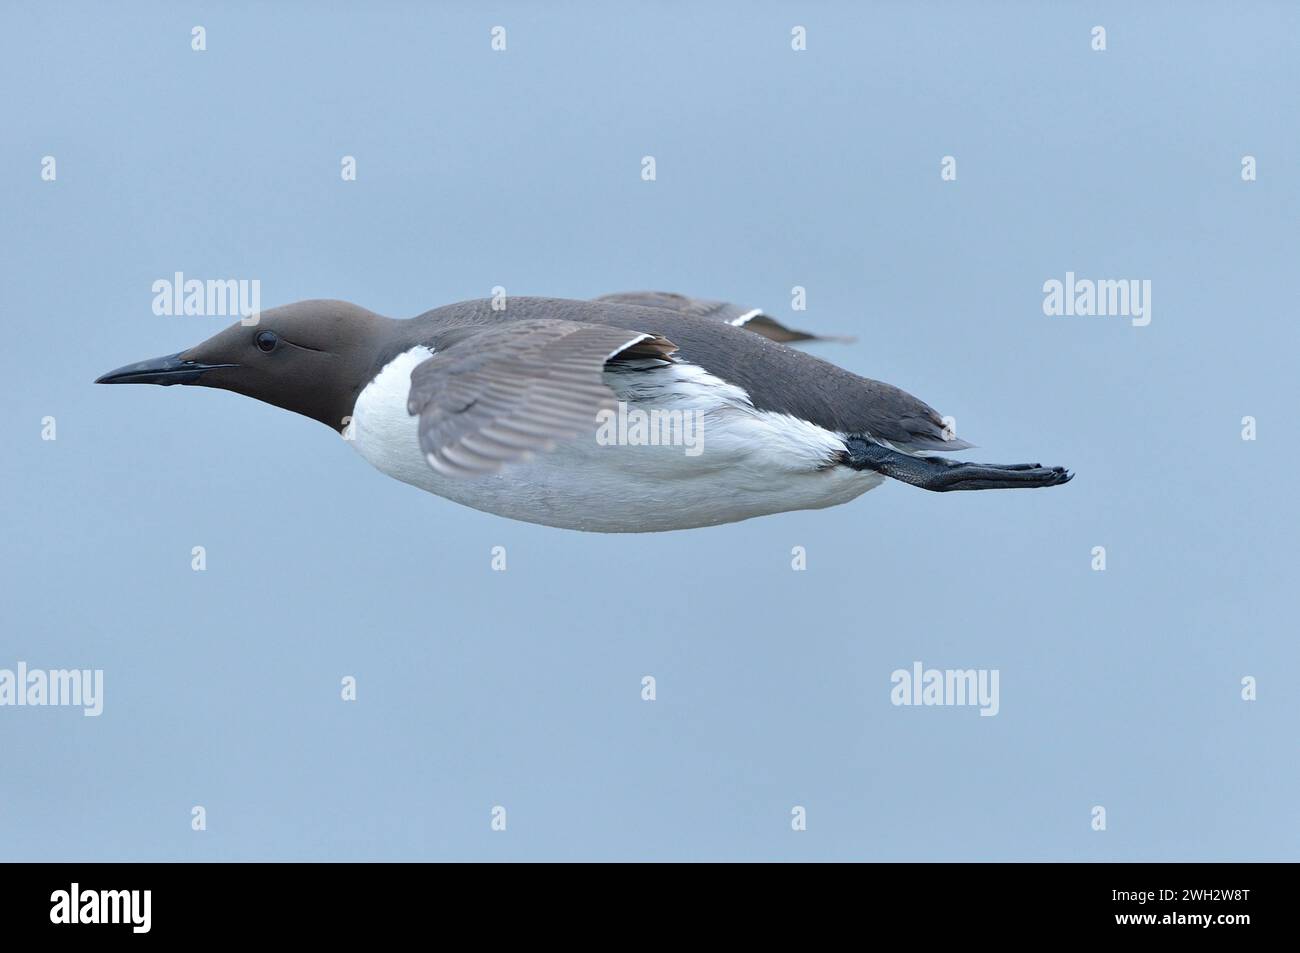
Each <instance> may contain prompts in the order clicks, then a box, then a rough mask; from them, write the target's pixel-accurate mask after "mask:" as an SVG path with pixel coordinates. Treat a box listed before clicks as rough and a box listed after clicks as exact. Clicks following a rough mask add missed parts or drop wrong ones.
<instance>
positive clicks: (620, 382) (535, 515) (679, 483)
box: [345, 347, 883, 533]
mask: <svg viewBox="0 0 1300 953" xmlns="http://www.w3.org/2000/svg"><path fill="white" fill-rule="evenodd" d="M429 356H430V351H429V350H428V349H427V348H422V347H421V348H413V349H412V350H411V351H407V352H406V353H404V354H401V355H399V356H398V357H397V358H395V359H394V360H393V361H392V362H391V363H389V364H388V365H387V366H386V367H385V368H384V369H383V371H382V372H381V373H380V374H379V376H378V377H376V378H375V380H374V381H372V382H371V383H370V384H369V385H368V386H367V387H366V388H365V389H364V390H363V391H362V392H361V394H360V395H359V396H358V398H357V403H356V407H355V409H354V410H353V413H352V424H351V428H350V430H349V431H348V432H347V433H346V434H345V436H348V437H349V439H350V440H351V441H352V444H353V446H354V447H356V449H357V451H358V452H359V453H360V454H361V455H362V456H363V457H365V458H366V460H368V461H369V462H370V463H371V464H372V465H374V466H375V467H376V468H378V469H379V470H382V471H383V472H384V473H386V474H388V475H389V476H391V477H393V478H394V479H397V480H401V481H402V482H404V483H410V484H411V485H412V486H417V487H419V488H420V489H422V490H427V491H428V492H430V493H436V494H437V495H438V496H443V497H446V498H447V499H449V500H454V501H455V502H457V503H463V504H464V505H466V506H472V507H474V508H475V509H478V510H484V511H486V512H489V513H496V514H498V515H500V516H507V517H510V518H512V519H517V520H525V521H527V522H530V523H542V524H545V525H547V526H560V527H564V528H566V529H580V530H589V531H593V532H603V533H639V532H656V531H662V530H671V529H688V528H690V527H695V526H713V525H716V524H718V523H732V522H735V521H737V520H743V519H749V518H750V517H753V516H763V515H766V514H768V513H781V512H784V511H786V510H803V509H819V508H821V507H825V506H835V505H836V504H838V503H845V502H847V501H849V500H851V499H853V498H854V497H856V496H859V495H861V494H862V493H865V492H866V491H867V490H870V489H871V488H873V487H875V486H878V485H879V484H880V483H881V481H882V479H883V478H882V477H881V476H880V475H878V474H876V473H871V472H869V471H867V472H863V471H856V470H851V469H849V468H848V467H845V466H838V465H833V466H828V465H827V464H828V462H829V461H830V460H832V459H833V458H834V456H835V455H836V454H837V453H838V452H839V451H842V450H843V449H844V442H843V441H842V440H841V439H840V437H839V436H838V435H836V434H834V433H832V432H830V431H828V430H823V429H822V428H820V427H816V426H814V425H813V424H810V423H808V422H807V421H803V420H797V419H795V418H793V417H790V416H787V415H785V414H775V413H771V412H768V411H760V410H755V409H754V407H753V406H752V405H751V404H750V403H749V400H748V398H747V396H746V394H745V392H744V391H742V390H741V389H739V388H737V387H734V386H732V385H730V384H727V383H725V382H724V381H722V380H719V379H718V378H716V377H713V376H712V375H710V374H708V373H707V372H705V371H704V370H703V369H702V368H700V367H697V366H695V365H691V364H684V363H675V364H669V365H666V366H664V367H661V368H657V369H654V370H644V371H637V372H626V371H624V372H619V371H606V373H605V382H606V383H607V384H609V385H610V387H612V388H613V389H614V392H615V393H616V394H617V395H618V398H619V400H623V401H627V403H628V405H629V406H631V407H635V408H639V409H642V410H646V411H649V410H653V409H662V410H686V411H699V412H702V414H703V417H702V427H703V429H702V435H703V444H702V446H703V450H702V452H700V453H699V454H698V455H695V456H690V455H688V454H687V453H686V452H685V448H684V447H682V446H672V445H664V446H626V445H612V446H602V445H601V444H600V443H599V442H598V441H597V439H596V425H595V421H594V420H593V424H592V433H591V434H587V435H584V436H582V437H578V438H575V439H573V440H569V441H566V442H564V443H561V444H560V445H559V446H557V447H556V448H555V449H554V450H552V451H550V452H548V453H539V454H537V455H536V456H534V457H533V458H531V459H530V460H527V461H524V462H522V463H516V464H511V465H508V466H506V467H504V468H503V469H502V470H501V472H499V473H495V474H492V475H490V476H481V477H471V478H458V477H447V476H442V475H441V474H439V473H436V472H435V471H434V470H433V468H432V467H430V466H429V464H428V462H427V461H426V460H425V457H424V454H423V453H422V452H421V450H420V444H419V439H418V436H417V430H416V418H414V417H412V416H411V415H410V414H408V413H407V410H406V400H407V392H408V391H409V389H410V383H411V371H412V369H413V368H414V367H415V366H416V365H417V364H419V363H420V362H421V361H424V360H425V359H427V358H428V357H429Z"/></svg>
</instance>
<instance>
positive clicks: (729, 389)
mask: <svg viewBox="0 0 1300 953" xmlns="http://www.w3.org/2000/svg"><path fill="white" fill-rule="evenodd" d="M503 304H504V307H503V306H502V305H503ZM820 339H823V336H821V335H816V334H811V333H808V332H804V331H798V330H794V329H791V328H788V327H786V326H785V325H784V324H782V323H781V322H779V321H777V320H776V319H774V318H772V317H771V316H770V315H767V314H765V313H763V312H762V311H761V310H760V309H749V308H741V307H738V306H736V305H731V304H728V303H726V302H721V301H710V300H704V299H697V298H689V297H685V296H683V295H675V294H669V293H665V292H632V293H626V294H616V295H607V296H605V297H602V298H597V299H595V300H592V301H577V300H567V299H559V298H523V297H521V298H510V299H507V300H504V301H503V300H492V299H483V300H474V301H463V302H460V303H458V304H452V305H447V306H445V307H442V308H436V309H434V310H432V311H428V312H426V313H424V314H421V315H419V316H418V317H414V318H409V319H405V320H398V319H392V318H387V317H384V316H382V315H378V314H375V313H373V312H371V311H367V310H366V309H364V308H361V307H359V306H357V305H354V304H349V303H347V302H344V301H332V300H312V301H300V302H297V303H295V304H290V305H285V306H283V307H279V308H274V309H271V310H268V311H264V312H262V314H261V315H260V318H259V320H258V321H257V322H256V323H255V324H252V325H251V326H249V325H247V324H245V323H242V322H241V323H239V324H236V325H234V326H232V327H230V328H227V329H226V330H224V331H221V332H220V333H218V334H216V335H214V336H213V337H211V338H209V339H208V340H206V341H204V342H202V343H201V344H198V345H196V346H195V347H192V348H190V349H189V350H187V351H181V352H179V353H177V354H171V355H168V356H166V357H161V358H156V359H154V360H149V361H142V362H140V363H137V364H128V365H127V366H125V367H121V368H118V369H117V370H115V371H111V372H109V373H108V374H105V375H103V376H102V377H100V378H99V379H98V380H97V381H96V383H101V384H131V383H141V384H163V385H169V384H194V385H199V386H203V387H218V388H222V389H224V390H229V391H234V392H236V393H239V394H244V395H246V396H249V397H253V398H256V399H258V400H261V401H265V402H266V403H269V404H273V405H275V406H277V407H281V408H284V409H285V410H290V411H293V412H294V413H298V414H302V415H304V416H306V417H311V418H312V419H314V420H319V421H320V422H322V423H324V424H326V425H327V426H329V427H331V428H332V429H334V430H336V431H338V432H339V433H340V434H342V435H343V436H344V437H345V438H346V439H347V440H349V441H350V442H351V443H352V445H353V446H354V447H355V448H356V449H357V450H358V451H359V452H360V454H361V455H362V456H363V457H364V458H365V459H366V460H367V461H368V462H370V463H371V464H373V465H374V466H375V467H376V468H378V469H379V470H381V471H382V472H384V473H386V474H388V475H389V476H391V477H394V478H396V479H398V480H401V481H403V482H405V483H410V484H412V485H413V486H416V487H419V488H420V489H423V490H427V491H429V492H431V493H435V494H437V495H439V496H442V497H446V498H448V499H451V500H454V501H456V502H458V503H462V504H465V505H467V506H471V507H474V508H476V509H479V510H484V511H486V512H489V513H496V514H499V515H501V516H507V517H511V518H513V519H518V520H525V521H528V522H532V523H541V524H544V525H548V526H558V527H564V528H567V529H578V530H588V531H593V532H607V533H620V532H622V533H631V532H653V531H662V530H674V529H688V528H692V527H698V526H710V525H715V524H719V523H730V522H735V521H737V520H743V519H749V518H751V517H754V516H762V515H766V514H770V513H779V512H784V511H788V510H800V509H820V508H822V507H827V506H834V505H837V504H840V503H845V502H847V501H849V500H851V499H853V498H855V497H857V496H860V495H861V494H862V493H865V492H866V491H868V490H870V489H872V488H874V487H876V486H878V485H879V484H880V483H882V482H883V481H884V480H885V479H886V478H890V479H894V480H898V481H901V482H903V483H908V484H911V485H912V486H917V487H921V488H922V489H926V490H934V491H938V492H946V491H949V490H987V489H1000V488H1020V487H1041V486H1056V485H1058V484H1062V483H1065V482H1068V481H1069V480H1070V479H1071V478H1072V476H1073V474H1071V473H1069V472H1067V471H1066V470H1065V469H1064V468H1063V467H1043V466H1040V465H1039V464H1037V463H1032V464H1029V463H1027V464H1012V465H998V464H980V463H962V462H957V461H954V460H949V459H946V458H944V457H941V456H938V454H939V453H940V452H953V451H958V450H965V449H969V448H970V447H972V446H973V444H970V443H967V442H966V441H965V440H962V439H959V438H958V437H956V435H955V434H953V433H952V432H951V429H949V428H946V427H945V423H944V420H943V419H942V418H941V417H940V416H939V414H938V413H936V412H935V411H934V410H933V409H932V408H931V407H930V406H929V405H927V404H925V403H924V402H922V401H920V400H918V399H917V398H915V397H913V396H912V395H910V394H908V393H906V392H904V391H902V390H900V389H899V388H897V387H893V386H891V385H889V384H884V383H881V382H880V381H874V380H869V379H867V378H864V377H859V376H857V375H856V374H852V373H850V372H849V371H846V370H843V369H842V368H840V367H837V366H836V365H834V364H831V363H829V362H827V361H824V360H822V359H820V358H818V357H814V356H813V355H811V354H807V353H805V352H803V351H799V350H796V349H795V348H793V347H790V346H789V343H794V342H800V341H811V340H820ZM633 414H639V415H641V416H639V417H637V418H636V420H637V422H638V423H639V424H640V428H639V429H638V430H637V431H636V433H635V434H633V433H632V429H633V428H632V427H631V426H629V425H627V423H626V422H627V420H628V419H629V417H630V416H631V415H633ZM615 415H617V418H616V417H615ZM615 419H617V421H618V425H617V426H615V425H614V422H615ZM688 421H689V422H690V424H691V427H690V428H688V427H687V426H686V424H687V422H688ZM647 422H648V423H647ZM674 426H677V427H680V428H681V431H682V433H685V432H686V431H687V430H688V429H690V431H691V433H693V434H694V439H695V442H694V443H692V442H691V438H690V437H689V435H687V436H686V437H685V438H684V439H683V440H681V441H675V440H674V439H673V437H674V433H672V432H670V431H672V429H673V427H674ZM647 431H649V434H648V435H647ZM655 438H658V439H655ZM682 444H685V445H686V446H685V449H683V446H682ZM693 448H695V449H698V451H699V452H694V453H693V452H691V451H692V449H693Z"/></svg>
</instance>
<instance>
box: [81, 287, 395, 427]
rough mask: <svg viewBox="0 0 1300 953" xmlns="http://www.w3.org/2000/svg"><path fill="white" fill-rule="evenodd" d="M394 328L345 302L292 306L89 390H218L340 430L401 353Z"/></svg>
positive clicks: (131, 367)
mask: <svg viewBox="0 0 1300 953" xmlns="http://www.w3.org/2000/svg"><path fill="white" fill-rule="evenodd" d="M400 323H401V322H397V321H394V320H392V319H391V318H385V317H383V316H382V315H378V314H374V313H373V312H371V311H367V310H366V309H365V308H361V307H358V306H357V305H354V304H349V303H348V302H346V301H326V300H320V301H299V302H297V303H295V304H289V305H285V306H283V307H280V308H272V309H271V310H269V311H263V312H262V314H261V317H260V319H259V320H258V321H257V323H256V324H250V325H244V324H242V323H241V324H236V325H233V326H231V327H229V328H226V329H225V330H224V331H222V332H220V333H219V334H216V335H214V336H213V337H210V338H208V339H207V340H206V341H204V342H202V343H201V344H196V345H195V346H194V347H192V348H190V349H189V350H187V351H181V352H179V353H177V354H169V355H167V356H166V357H159V358H154V359H153V360H148V361H140V362H139V363H137V364H128V365H126V366H125V367H119V368H118V369H117V370H115V371H110V372H109V373H107V374H105V375H104V376H103V377H100V378H99V379H98V380H97V381H95V383H97V384H163V385H170V384H196V385H198V386H200V387H219V388H221V389H222V390H229V391H234V392H235V393H237V394H243V395H245V396H247V397H253V398H255V399H257V400H261V401H265V402H266V403H268V404H274V405H275V406H276V407H283V408H284V409H285V410H291V411H293V412H294V413H296V414H302V415H303V416H306V417H311V418H312V419H313V420H319V421H320V422H321V423H323V424H326V425H327V426H329V427H333V428H334V429H335V430H338V431H342V430H343V428H344V426H345V425H346V419H345V418H347V417H348V416H349V415H350V414H351V413H352V408H353V405H354V404H355V403H356V399H357V394H358V393H360V392H361V389H362V388H363V387H365V386H366V384H367V383H369V382H370V381H371V380H372V379H373V378H374V376H375V375H376V374H377V373H378V372H379V370H380V368H382V367H383V365H384V364H386V363H387V362H388V361H389V360H391V359H392V358H393V357H394V356H396V354H398V353H399V352H400V351H401V350H403V349H404V348H403V345H402V344H401V343H400V340H399V337H400V335H399V333H398V327H399V325H400Z"/></svg>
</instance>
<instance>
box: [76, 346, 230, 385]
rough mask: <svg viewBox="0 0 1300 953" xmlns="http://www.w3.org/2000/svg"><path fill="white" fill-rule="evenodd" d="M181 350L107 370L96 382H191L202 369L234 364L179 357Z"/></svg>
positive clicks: (206, 369) (164, 383)
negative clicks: (208, 362)
mask: <svg viewBox="0 0 1300 953" xmlns="http://www.w3.org/2000/svg"><path fill="white" fill-rule="evenodd" d="M184 353H185V352H184V351H181V352H179V353H177V354H168V355H167V356H166V357H155V358H154V359H153V360H150V361H138V362H136V363H135V364H128V365H126V366H125V367H119V368H118V369H117V370H115V371H109V372H108V373H107V374H105V375H103V376H102V377H99V378H96V380H95V383H96V384H162V385H163V386H164V387H166V386H167V385H169V384H193V383H194V382H195V381H196V380H198V379H199V377H200V376H201V375H202V374H203V372H204V371H210V370H212V369H213V368H214V367H234V366H235V365H234V364H204V363H202V362H201V361H185V360H182V359H181V354H184Z"/></svg>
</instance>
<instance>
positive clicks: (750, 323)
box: [595, 291, 853, 344]
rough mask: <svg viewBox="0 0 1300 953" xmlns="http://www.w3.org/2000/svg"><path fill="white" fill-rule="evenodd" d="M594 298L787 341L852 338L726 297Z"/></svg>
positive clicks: (634, 294) (639, 294)
mask: <svg viewBox="0 0 1300 953" xmlns="http://www.w3.org/2000/svg"><path fill="white" fill-rule="evenodd" d="M595 300H596V301H609V302H612V303H614V304H635V305H640V306H641V307H643V308H662V309H664V310H667V311H675V312H677V313H678V314H687V315H692V316H694V317H697V318H710V319H712V320H715V321H721V322H723V323H725V324H731V325H735V326H736V327H741V328H744V329H745V330H746V331H753V332H755V333H756V334H761V335H763V337H765V338H767V339H768V340H771V341H778V342H780V343H781V344H791V343H794V342H797V341H843V342H848V341H852V340H853V338H851V337H839V336H836V335H832V334H813V333H811V332H809V331H799V330H796V329H795V328H788V327H786V326H785V325H784V324H782V323H781V322H780V321H778V320H776V318H774V317H772V316H771V315H769V314H764V313H763V309H762V308H742V307H741V306H740V305H738V304H730V303H728V302H726V301H709V300H706V299H704V298H688V297H686V296H685V295H679V294H673V293H672V292H670V291H623V292H619V293H618V294H612V295H602V296H601V297H599V298H596V299H595Z"/></svg>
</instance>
